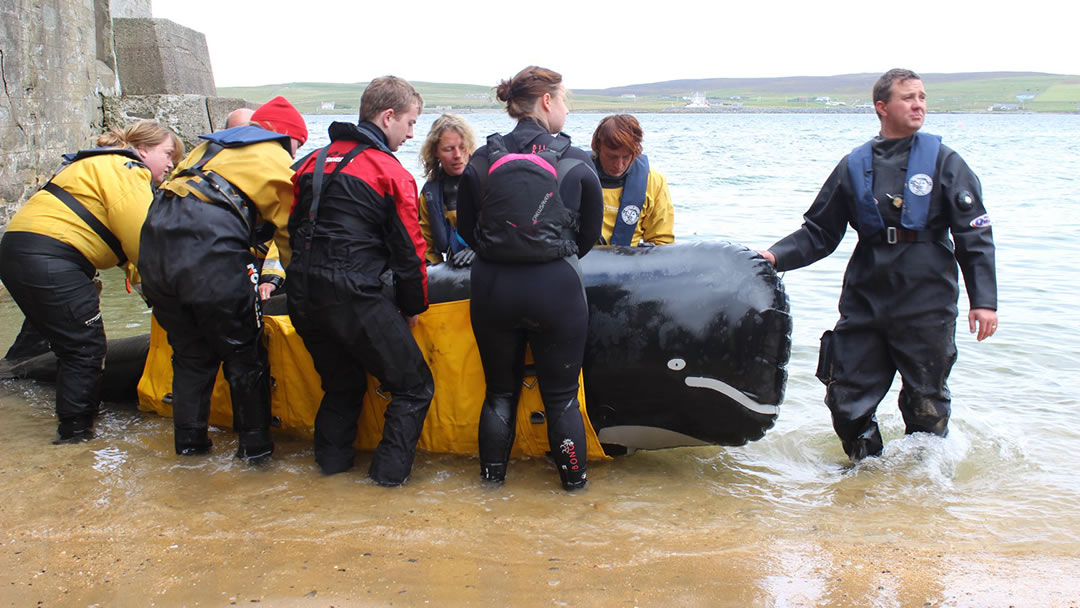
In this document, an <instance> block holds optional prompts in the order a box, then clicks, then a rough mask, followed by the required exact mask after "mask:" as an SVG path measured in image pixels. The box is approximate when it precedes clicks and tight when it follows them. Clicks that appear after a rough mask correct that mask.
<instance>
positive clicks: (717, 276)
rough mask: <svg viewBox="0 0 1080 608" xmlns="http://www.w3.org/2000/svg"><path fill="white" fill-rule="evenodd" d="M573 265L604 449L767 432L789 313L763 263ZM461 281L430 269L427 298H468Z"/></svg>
mask: <svg viewBox="0 0 1080 608" xmlns="http://www.w3.org/2000/svg"><path fill="white" fill-rule="evenodd" d="M581 267H582V271H583V274H584V277H585V292H586V295H587V297H588V301H589V336H588V341H587V343H586V347H585V364H584V369H583V373H584V380H585V402H586V407H587V409H588V412H589V418H590V420H591V421H592V424H593V427H594V428H595V429H596V431H597V435H598V436H599V438H600V441H601V442H602V443H604V444H605V448H607V447H609V446H610V447H612V448H614V446H622V447H624V448H627V449H630V450H634V449H655V448H666V447H676V446H685V445H707V444H716V445H742V444H744V443H746V442H747V441H753V440H756V439H760V438H761V437H762V436H763V435H764V434H765V431H766V430H768V429H769V428H771V427H772V425H773V424H774V423H775V421H776V416H777V414H778V413H779V405H780V403H781V401H783V398H784V387H785V385H786V383H787V362H788V358H789V357H790V355H791V316H790V314H789V312H788V310H789V309H788V299H787V294H786V293H785V292H784V287H783V283H782V282H781V281H780V278H779V277H778V276H777V274H776V272H775V271H774V270H773V268H772V266H771V265H770V264H769V263H768V262H766V261H765V260H764V259H763V258H762V257H761V256H760V255H758V254H756V253H754V252H753V251H750V250H749V249H747V248H745V247H742V246H739V245H732V244H730V243H718V242H698V243H676V244H673V245H664V246H661V247H610V248H609V247H599V248H595V249H593V250H592V251H591V252H589V254H588V255H586V256H585V257H584V258H582V259H581ZM468 280H469V273H468V271H467V270H456V269H453V268H451V267H450V266H449V265H448V264H443V265H441V266H437V267H433V268H431V269H430V272H429V275H428V290H429V294H430V299H431V301H432V302H446V301H452V300H458V299H463V298H466V297H468ZM612 451H618V450H617V448H615V449H613V450H612Z"/></svg>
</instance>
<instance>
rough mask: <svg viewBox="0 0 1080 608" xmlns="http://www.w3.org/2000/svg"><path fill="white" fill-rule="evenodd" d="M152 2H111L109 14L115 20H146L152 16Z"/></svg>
mask: <svg viewBox="0 0 1080 608" xmlns="http://www.w3.org/2000/svg"><path fill="white" fill-rule="evenodd" d="M151 13H152V10H151V5H150V0H110V2H109V14H110V15H112V18H113V19H130V18H140V17H142V18H146V19H149V18H150V17H152V16H153V15H151Z"/></svg>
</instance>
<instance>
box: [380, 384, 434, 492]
mask: <svg viewBox="0 0 1080 608" xmlns="http://www.w3.org/2000/svg"><path fill="white" fill-rule="evenodd" d="M434 394H435V384H434V381H433V380H432V378H431V374H430V373H428V374H426V379H425V382H424V384H422V385H420V386H416V387H413V388H411V389H407V390H403V391H398V392H396V393H392V395H393V397H392V398H391V400H390V404H389V405H388V406H387V407H386V416H385V419H386V424H384V425H383V433H382V439H381V440H379V445H378V446H376V447H375V455H374V456H372V458H371V466H370V467H369V468H368V477H371V480H372V481H374V482H375V483H377V484H379V485H380V486H386V487H392V486H399V485H401V484H403V483H405V482H406V481H407V480H408V478H409V473H410V472H411V471H412V465H413V461H414V460H415V459H416V442H417V441H419V440H420V432H421V431H422V430H423V428H424V418H426V417H427V411H428V407H429V406H431V398H432V396H433V395H434Z"/></svg>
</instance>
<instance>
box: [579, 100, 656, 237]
mask: <svg viewBox="0 0 1080 608" xmlns="http://www.w3.org/2000/svg"><path fill="white" fill-rule="evenodd" d="M643 136H644V134H643V132H642V129H641V125H640V124H639V123H638V121H637V119H636V118H634V117H633V116H631V115H629V114H615V115H613V116H605V117H604V118H603V120H601V121H600V124H598V125H596V130H595V131H593V137H592V151H593V164H594V165H595V167H596V172H597V174H598V175H599V176H600V185H601V186H602V187H603V188H604V229H603V232H601V235H600V244H601V245H621V246H624V247H634V246H651V245H669V244H671V243H674V242H675V206H674V205H673V204H672V203H671V193H670V192H668V186H667V180H666V179H664V176H663V175H662V174H661V173H660V172H659V171H656V170H655V169H653V168H651V167H650V166H649V158H648V157H647V156H645V155H644V154H642V147H641V140H642V138H643Z"/></svg>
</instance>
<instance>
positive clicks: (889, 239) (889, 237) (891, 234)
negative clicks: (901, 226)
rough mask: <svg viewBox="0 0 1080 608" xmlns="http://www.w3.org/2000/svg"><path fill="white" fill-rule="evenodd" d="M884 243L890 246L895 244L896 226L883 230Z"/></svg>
mask: <svg viewBox="0 0 1080 608" xmlns="http://www.w3.org/2000/svg"><path fill="white" fill-rule="evenodd" d="M885 242H886V243H888V244H890V245H895V244H896V243H897V238H896V226H888V227H886V228H885Z"/></svg>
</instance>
